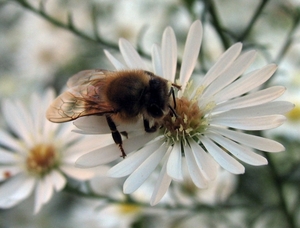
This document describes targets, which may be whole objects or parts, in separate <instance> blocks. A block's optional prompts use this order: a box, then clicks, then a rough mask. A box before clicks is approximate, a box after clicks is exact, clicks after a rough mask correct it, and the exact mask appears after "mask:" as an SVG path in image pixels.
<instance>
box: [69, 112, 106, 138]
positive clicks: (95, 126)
mask: <svg viewBox="0 0 300 228" xmlns="http://www.w3.org/2000/svg"><path fill="white" fill-rule="evenodd" d="M73 123H74V125H75V126H76V127H77V128H79V129H81V130H82V131H83V132H85V133H86V134H109V133H111V130H110V128H109V126H108V124H107V120H106V118H105V116H85V117H81V118H78V119H77V120H75V121H74V122H73ZM73 131H75V132H76V130H73Z"/></svg>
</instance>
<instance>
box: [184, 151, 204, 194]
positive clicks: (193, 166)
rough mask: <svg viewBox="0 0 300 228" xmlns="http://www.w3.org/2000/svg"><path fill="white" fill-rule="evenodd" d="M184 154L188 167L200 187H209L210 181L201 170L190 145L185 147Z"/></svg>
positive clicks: (193, 179) (195, 182)
mask: <svg viewBox="0 0 300 228" xmlns="http://www.w3.org/2000/svg"><path fill="white" fill-rule="evenodd" d="M184 154H185V158H186V163H187V167H188V170H189V173H190V176H191V179H192V181H193V182H194V184H195V185H196V186H197V187H198V188H207V186H208V181H207V179H206V178H205V177H204V175H203V173H202V172H201V170H200V168H199V166H198V164H197V162H196V160H195V157H194V155H193V151H192V149H191V148H190V147H189V146H186V147H185V148H184Z"/></svg>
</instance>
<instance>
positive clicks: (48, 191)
mask: <svg viewBox="0 0 300 228" xmlns="http://www.w3.org/2000/svg"><path fill="white" fill-rule="evenodd" d="M40 182H43V185H44V192H43V195H44V196H43V199H42V200H43V202H42V203H43V204H45V203H47V202H48V201H49V200H50V199H51V197H52V195H53V184H52V178H51V176H50V175H46V176H45V177H44V178H43V179H42V180H40Z"/></svg>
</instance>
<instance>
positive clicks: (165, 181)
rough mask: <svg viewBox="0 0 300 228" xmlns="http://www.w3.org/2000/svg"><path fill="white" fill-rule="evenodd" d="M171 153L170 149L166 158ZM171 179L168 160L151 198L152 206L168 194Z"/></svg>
mask: <svg viewBox="0 0 300 228" xmlns="http://www.w3.org/2000/svg"><path fill="white" fill-rule="evenodd" d="M169 153H170V151H169V152H168V154H166V158H168V157H169ZM171 181H172V178H171V177H170V176H169V175H168V174H167V162H164V164H163V167H162V169H161V171H160V174H159V176H158V179H157V181H156V184H155V187H154V190H153V193H152V196H151V199H150V205H151V206H154V205H156V204H157V203H158V202H159V201H160V200H161V198H162V197H163V196H164V195H165V194H166V192H167V191H168V189H169V186H170V184H171Z"/></svg>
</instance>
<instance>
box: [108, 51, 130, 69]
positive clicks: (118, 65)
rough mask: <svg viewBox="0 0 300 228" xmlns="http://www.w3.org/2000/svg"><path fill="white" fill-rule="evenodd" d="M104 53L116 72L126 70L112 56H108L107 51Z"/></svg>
mask: <svg viewBox="0 0 300 228" xmlns="http://www.w3.org/2000/svg"><path fill="white" fill-rule="evenodd" d="M104 53H105V55H106V57H107V58H108V59H109V61H110V62H111V63H112V65H113V66H114V67H115V68H116V70H125V69H126V68H127V67H125V66H124V65H123V64H122V63H121V62H120V61H119V60H117V59H116V58H115V57H114V56H113V55H112V54H110V52H109V51H107V50H104Z"/></svg>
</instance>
